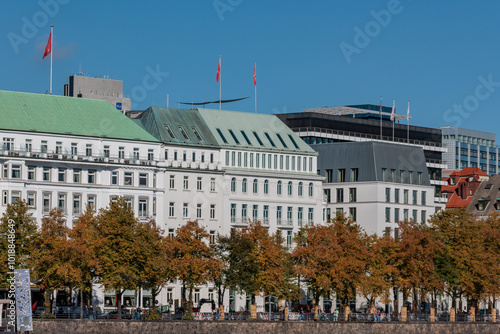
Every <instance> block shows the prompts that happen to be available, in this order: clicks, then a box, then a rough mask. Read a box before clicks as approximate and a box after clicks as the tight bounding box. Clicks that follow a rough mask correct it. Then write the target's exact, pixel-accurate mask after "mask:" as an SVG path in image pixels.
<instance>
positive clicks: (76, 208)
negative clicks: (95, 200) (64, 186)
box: [73, 195, 82, 215]
mask: <svg viewBox="0 0 500 334" xmlns="http://www.w3.org/2000/svg"><path fill="white" fill-rule="evenodd" d="M80 213H82V196H81V195H73V215H79V214H80Z"/></svg>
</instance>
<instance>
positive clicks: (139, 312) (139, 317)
mask: <svg viewBox="0 0 500 334" xmlns="http://www.w3.org/2000/svg"><path fill="white" fill-rule="evenodd" d="M137 319H141V308H140V307H138V308H137Z"/></svg>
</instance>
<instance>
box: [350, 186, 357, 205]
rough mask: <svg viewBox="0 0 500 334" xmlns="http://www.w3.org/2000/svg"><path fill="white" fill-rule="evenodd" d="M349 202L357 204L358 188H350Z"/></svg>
mask: <svg viewBox="0 0 500 334" xmlns="http://www.w3.org/2000/svg"><path fill="white" fill-rule="evenodd" d="M349 202H356V188H349Z"/></svg>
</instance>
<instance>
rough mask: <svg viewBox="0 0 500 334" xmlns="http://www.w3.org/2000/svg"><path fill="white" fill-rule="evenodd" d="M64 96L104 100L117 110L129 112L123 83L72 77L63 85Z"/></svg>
mask: <svg viewBox="0 0 500 334" xmlns="http://www.w3.org/2000/svg"><path fill="white" fill-rule="evenodd" d="M64 96H73V97H81V98H85V99H93V100H104V101H108V102H109V103H111V104H112V105H113V106H114V107H115V108H117V109H118V110H122V111H123V110H130V109H131V100H130V98H126V97H123V81H121V80H113V79H107V78H94V77H85V76H80V75H72V76H70V77H68V83H67V84H65V85H64Z"/></svg>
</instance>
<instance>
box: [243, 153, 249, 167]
mask: <svg viewBox="0 0 500 334" xmlns="http://www.w3.org/2000/svg"><path fill="white" fill-rule="evenodd" d="M247 163H248V153H247V152H245V153H243V167H247V166H248V164H247Z"/></svg>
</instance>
